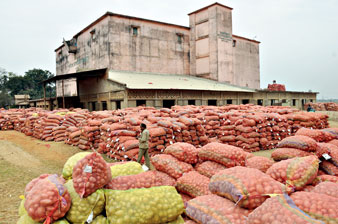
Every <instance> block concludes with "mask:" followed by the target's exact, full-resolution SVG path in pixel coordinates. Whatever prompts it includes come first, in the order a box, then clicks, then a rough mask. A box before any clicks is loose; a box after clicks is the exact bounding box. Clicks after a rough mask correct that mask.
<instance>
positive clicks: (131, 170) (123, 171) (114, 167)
mask: <svg viewBox="0 0 338 224" xmlns="http://www.w3.org/2000/svg"><path fill="white" fill-rule="evenodd" d="M110 171H111V175H112V178H115V177H119V176H128V175H135V174H139V173H142V172H144V170H143V169H142V166H141V164H139V163H137V162H126V163H119V164H111V166H110Z"/></svg>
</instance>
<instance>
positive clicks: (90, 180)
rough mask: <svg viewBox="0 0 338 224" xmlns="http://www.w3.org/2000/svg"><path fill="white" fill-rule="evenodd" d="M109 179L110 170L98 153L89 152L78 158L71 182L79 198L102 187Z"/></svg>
mask: <svg viewBox="0 0 338 224" xmlns="http://www.w3.org/2000/svg"><path fill="white" fill-rule="evenodd" d="M110 180H111V170H110V168H109V166H108V165H107V163H106V161H104V159H103V158H102V156H101V155H100V154H98V153H91V154H89V155H87V156H86V157H84V158H83V159H81V160H79V161H78V162H77V163H76V165H75V166H74V169H73V184H74V189H75V191H76V192H77V193H78V194H79V195H80V197H81V198H83V197H87V196H89V195H90V194H92V193H94V192H95V191H96V190H97V189H100V188H103V186H105V185H106V184H108V183H109V181H110Z"/></svg>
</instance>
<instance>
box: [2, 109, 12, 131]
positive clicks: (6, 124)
mask: <svg viewBox="0 0 338 224" xmlns="http://www.w3.org/2000/svg"><path fill="white" fill-rule="evenodd" d="M13 129H14V124H13V123H12V121H11V120H10V117H9V115H8V113H3V114H1V115H0V130H3V131H6V130H13Z"/></svg>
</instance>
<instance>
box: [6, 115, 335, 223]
mask: <svg viewBox="0 0 338 224" xmlns="http://www.w3.org/2000/svg"><path fill="white" fill-rule="evenodd" d="M330 125H331V127H338V122H335V121H330ZM272 151H273V150H267V151H260V152H257V153H254V154H255V155H259V156H265V157H269V158H270V155H271V153H272ZM77 152H80V150H79V149H78V148H77V147H73V146H69V145H66V144H64V143H56V142H43V141H40V140H36V139H34V138H32V137H27V136H25V135H24V134H22V133H19V132H17V131H0V224H11V223H16V221H17V220H18V218H19V216H18V207H19V204H20V198H19V196H20V195H23V193H24V189H25V186H26V184H27V183H28V182H30V181H31V180H32V179H33V178H35V177H38V176H39V175H41V174H43V173H57V174H61V173H62V168H63V164H64V163H65V162H66V161H67V159H68V158H69V157H70V156H72V155H74V154H75V153H77Z"/></svg>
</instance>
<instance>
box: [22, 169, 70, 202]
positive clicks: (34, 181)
mask: <svg viewBox="0 0 338 224" xmlns="http://www.w3.org/2000/svg"><path fill="white" fill-rule="evenodd" d="M51 175H52V174H41V175H40V176H39V177H37V178H34V179H33V180H32V181H31V182H29V183H28V184H27V185H26V187H25V197H27V194H28V193H29V192H30V191H31V190H32V188H33V187H34V186H35V185H37V183H38V182H39V181H40V180H43V179H46V178H47V177H48V176H51ZM60 181H62V184H64V183H65V180H64V179H63V178H62V179H60Z"/></svg>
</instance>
